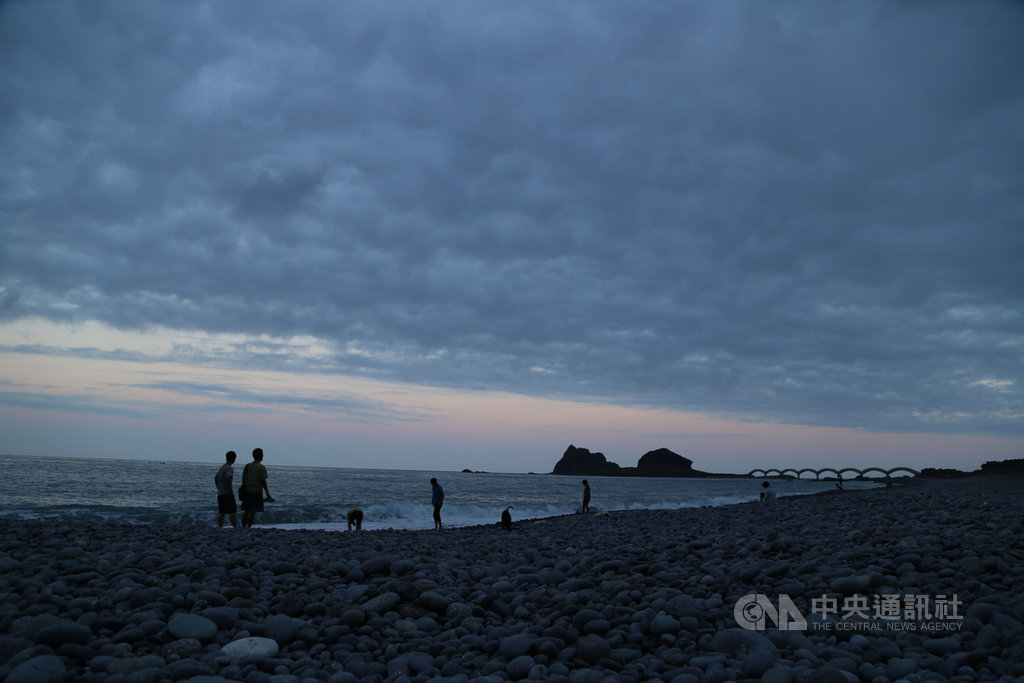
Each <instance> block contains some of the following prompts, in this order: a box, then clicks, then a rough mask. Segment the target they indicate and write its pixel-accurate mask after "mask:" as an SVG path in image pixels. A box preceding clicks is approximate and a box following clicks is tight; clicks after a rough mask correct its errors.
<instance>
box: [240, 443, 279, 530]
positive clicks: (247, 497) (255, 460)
mask: <svg viewBox="0 0 1024 683" xmlns="http://www.w3.org/2000/svg"><path fill="white" fill-rule="evenodd" d="M242 488H243V491H242V493H243V498H242V509H243V510H244V511H245V512H244V514H243V515H242V526H243V527H251V526H252V523H253V522H255V521H256V513H257V512H263V501H264V498H263V492H264V491H266V492H267V497H266V501H267V502H268V503H273V502H274V499H273V498H272V497H271V496H270V488H269V487H268V486H267V468H266V467H264V466H263V449H262V448H254V449H253V451H252V462H251V463H249V464H248V465H246V466H245V467H244V468H243V469H242Z"/></svg>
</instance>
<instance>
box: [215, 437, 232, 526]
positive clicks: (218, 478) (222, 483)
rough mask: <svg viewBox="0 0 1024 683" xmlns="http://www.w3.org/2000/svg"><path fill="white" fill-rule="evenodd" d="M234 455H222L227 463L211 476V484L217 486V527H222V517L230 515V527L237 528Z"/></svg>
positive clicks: (228, 453) (229, 452)
mask: <svg viewBox="0 0 1024 683" xmlns="http://www.w3.org/2000/svg"><path fill="white" fill-rule="evenodd" d="M236 457H238V456H237V455H235V452H234V451H228V452H227V453H226V454H225V455H224V459H225V460H226V461H227V462H225V463H224V464H223V465H221V466H220V469H219V470H217V474H215V475H213V483H214V484H215V485H216V486H217V526H219V527H223V526H224V515H231V526H233V527H237V526H238V516H237V515H236V513H237V512H238V508H237V506H236V505H235V458H236Z"/></svg>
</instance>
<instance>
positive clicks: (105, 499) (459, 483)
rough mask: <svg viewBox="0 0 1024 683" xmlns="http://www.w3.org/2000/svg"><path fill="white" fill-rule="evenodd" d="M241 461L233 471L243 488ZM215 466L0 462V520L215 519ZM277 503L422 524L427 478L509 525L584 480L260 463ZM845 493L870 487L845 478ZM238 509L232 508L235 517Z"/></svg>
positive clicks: (733, 490)
mask: <svg viewBox="0 0 1024 683" xmlns="http://www.w3.org/2000/svg"><path fill="white" fill-rule="evenodd" d="M248 461H249V458H248V457H244V458H239V462H237V463H236V464H235V482H236V484H237V483H239V482H240V481H241V476H242V467H243V466H244V465H245V463H246V462H248ZM221 464H223V463H220V462H158V461H147V460H102V459H85V458H47V457H32V456H9V455H0V517H3V518H8V519H9V518H11V517H15V518H48V517H62V518H69V519H76V520H88V519H108V520H116V521H122V522H129V523H143V524H145V523H151V524H177V523H182V524H196V523H198V524H215V523H216V516H217V491H216V488H215V486H214V481H213V478H214V475H215V474H216V472H217V469H218V468H219V467H220V466H221ZM264 464H265V465H266V467H267V472H268V484H269V487H270V492H271V494H272V495H273V497H274V499H275V502H273V503H269V502H268V503H266V504H265V505H264V512H262V513H260V514H259V515H258V516H257V520H256V522H257V525H258V526H271V527H278V528H284V529H325V530H340V531H343V530H345V529H346V528H347V524H346V513H347V512H348V510H349V509H350V508H352V507H353V506H358V507H359V508H360V509H362V510H363V514H364V519H363V529H364V530H372V529H389V528H390V529H431V528H433V526H434V522H433V518H432V512H433V508H432V506H431V504H430V496H431V487H430V478H431V477H437V479H438V481H439V482H440V484H441V486H442V487H444V491H445V502H444V507H443V509H442V517H443V520H444V524H445V525H446V526H452V527H459V526H473V525H477V524H494V523H496V522H498V520H499V518H500V515H501V511H502V510H504V509H505V507H506V506H509V505H511V506H513V510H512V511H511V513H512V518H513V520H521V519H531V518H538V517H551V516H555V515H564V514H570V513H574V512H577V511H578V509H579V506H580V503H581V501H582V495H583V486H582V484H581V481H582V477H579V476H559V475H551V474H499V473H469V472H443V471H417V470H373V469H351V468H333V467H300V466H289V465H278V464H276V463H273V462H271V461H267V462H265V463H264ZM587 479H588V481H589V482H590V486H591V490H592V495H593V499H592V501H591V505H590V508H591V511H594V512H596V511H614V510H641V509H672V508H685V507H701V506H708V505H710V506H716V505H727V504H730V503H742V502H748V501H755V500H757V498H758V493H759V492H760V490H761V483H762V482H761V481H760V480H757V479H678V478H650V477H593V476H591V477H587ZM772 486H773V487H774V488H775V489H776V491H777V492H778V495H779V496H786V495H800V494H812V493H819V492H821V491H827V490H830V489H832V488H834V487H835V483H834V482H828V481H813V480H802V481H793V480H775V481H773V483H772ZM845 486H846V487H847V488H855V487H870V486H875V484H872V483H870V482H846V483H845ZM239 512H240V511H239Z"/></svg>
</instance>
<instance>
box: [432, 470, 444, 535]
mask: <svg viewBox="0 0 1024 683" xmlns="http://www.w3.org/2000/svg"><path fill="white" fill-rule="evenodd" d="M430 486H431V487H432V489H433V491H432V493H431V495H430V502H431V504H433V506H434V528H435V529H440V528H441V506H442V505H444V489H443V488H441V485H440V484H438V483H437V478H435V477H431V479H430Z"/></svg>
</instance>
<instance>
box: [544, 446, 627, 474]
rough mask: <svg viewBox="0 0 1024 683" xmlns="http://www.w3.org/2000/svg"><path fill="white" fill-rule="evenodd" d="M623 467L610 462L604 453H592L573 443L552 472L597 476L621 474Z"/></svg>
mask: <svg viewBox="0 0 1024 683" xmlns="http://www.w3.org/2000/svg"><path fill="white" fill-rule="evenodd" d="M621 470H622V468H621V467H619V466H618V465H617V464H616V463H614V462H608V460H607V459H606V458H605V457H604V453H591V452H590V451H589V450H587V449H586V448H576V446H573V445H572V444H569V447H568V448H566V449H565V453H563V454H562V458H561V459H560V460H559V461H558V462H556V463H555V469H554V470H552V472H551V473H552V474H573V475H583V476H590V477H596V476H600V475H612V476H614V475H616V474H621Z"/></svg>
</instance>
